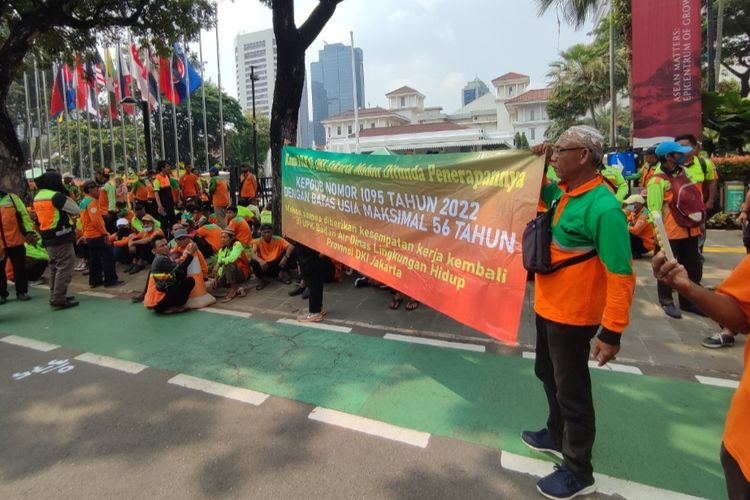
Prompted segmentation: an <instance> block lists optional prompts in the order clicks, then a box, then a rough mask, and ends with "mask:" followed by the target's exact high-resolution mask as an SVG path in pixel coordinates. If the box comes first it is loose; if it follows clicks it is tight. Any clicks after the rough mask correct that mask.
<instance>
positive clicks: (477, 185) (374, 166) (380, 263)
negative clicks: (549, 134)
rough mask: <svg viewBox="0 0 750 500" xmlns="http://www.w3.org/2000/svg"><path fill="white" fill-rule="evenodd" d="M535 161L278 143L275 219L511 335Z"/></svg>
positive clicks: (391, 282)
mask: <svg viewBox="0 0 750 500" xmlns="http://www.w3.org/2000/svg"><path fill="white" fill-rule="evenodd" d="M543 168H544V159H543V158H541V157H537V156H534V155H532V154H530V153H528V152H522V151H486V152H479V153H455V154H441V155H392V156H386V155H384V156H378V155H355V154H342V153H328V152H320V151H312V150H305V149H298V148H293V147H285V148H284V151H283V154H282V227H283V231H284V233H285V234H286V235H287V236H289V237H290V238H291V239H293V240H296V241H299V242H300V243H303V244H304V245H307V246H309V247H311V248H314V249H316V250H318V251H319V252H321V253H323V254H325V255H328V256H329V257H331V258H333V259H335V260H338V261H340V262H342V263H344V264H345V265H347V266H349V267H351V268H353V269H356V270H357V271H359V272H361V273H362V274H364V275H366V276H369V277H371V278H374V279H376V280H378V281H381V282H383V283H385V284H386V285H388V286H390V287H392V288H394V289H396V290H399V291H400V292H402V293H404V294H406V295H409V296H410V297H413V298H414V299H415V300H418V301H420V302H422V303H424V304H426V305H428V306H430V307H432V308H434V309H436V310H438V311H440V312H442V313H444V314H446V315H448V316H450V317H452V318H454V319H456V320H458V321H460V322H462V323H464V324H466V325H468V326H471V327H473V328H475V329H477V330H479V331H481V332H483V333H485V334H487V335H489V336H491V337H494V338H496V339H499V340H502V341H504V342H506V343H511V344H512V343H515V342H516V338H517V333H518V323H519V320H520V314H521V306H522V304H523V297H524V289H525V285H526V275H527V274H526V270H525V269H524V268H523V263H522V258H521V236H522V234H523V229H524V227H525V226H526V223H527V222H528V221H530V220H531V219H532V218H533V217H534V215H535V211H536V206H537V201H538V198H539V187H540V185H541V180H542V172H543ZM384 307H385V306H384Z"/></svg>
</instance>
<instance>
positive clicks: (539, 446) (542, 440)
mask: <svg viewBox="0 0 750 500" xmlns="http://www.w3.org/2000/svg"><path fill="white" fill-rule="evenodd" d="M521 441H523V444H525V445H526V446H528V447H529V448H531V449H532V450H536V451H541V452H544V453H551V454H552V455H554V456H556V457H557V458H559V459H561V460H562V458H563V454H562V447H560V446H556V445H555V442H554V441H553V440H552V436H550V435H549V431H548V430H547V429H546V428H545V429H542V430H540V431H536V432H534V431H523V432H522V433H521Z"/></svg>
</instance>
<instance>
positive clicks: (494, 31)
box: [192, 0, 592, 113]
mask: <svg viewBox="0 0 750 500" xmlns="http://www.w3.org/2000/svg"><path fill="white" fill-rule="evenodd" d="M317 3H318V2H317V0H296V1H295V2H294V4H295V18H296V21H297V25H298V26H299V25H300V24H301V23H302V22H304V20H305V19H307V16H308V15H309V13H310V12H311V11H312V9H313V8H314V7H315V5H317ZM536 5H537V4H536V2H535V1H533V0H463V1H460V2H459V1H456V0H344V1H343V2H341V3H340V4H339V6H338V8H337V9H336V12H335V13H334V15H333V17H332V18H331V20H330V21H329V22H328V24H327V25H326V27H325V28H324V29H323V31H322V32H321V34H320V35H319V36H318V38H317V39H316V40H315V42H313V44H312V45H311V46H310V48H309V49H308V50H307V68H306V69H307V77H308V83H309V72H310V63H311V62H313V61H317V60H318V50H320V49H322V47H323V44H324V42H327V43H337V42H341V43H344V44H345V45H349V32H350V31H353V32H354V44H355V46H357V47H360V48H361V49H362V51H363V53H364V74H365V104H366V106H368V107H371V106H382V107H387V100H386V98H385V94H386V93H388V92H390V91H392V90H395V89H397V88H398V87H401V86H402V85H409V86H410V87H413V88H415V89H417V90H419V91H420V92H421V93H422V94H424V95H425V96H426V99H425V106H441V107H442V108H443V111H444V112H447V113H452V112H453V111H456V110H457V109H459V108H460V107H461V101H460V97H461V88H462V87H463V86H464V85H465V84H466V83H467V82H468V81H470V80H473V79H474V78H475V77H479V78H480V79H481V80H483V81H484V82H485V83H486V84H487V86H488V87H490V89H491V90H492V84H491V81H492V80H493V79H494V78H497V77H498V76H500V75H502V74H504V73H507V72H510V71H513V72H516V73H523V74H526V75H529V77H530V78H531V88H541V87H544V86H546V74H547V72H548V71H549V63H551V62H552V61H554V60H555V59H556V58H557V55H558V53H559V52H560V51H561V50H565V49H566V48H568V47H570V46H571V45H574V44H576V43H581V42H587V41H588V40H589V38H590V37H589V35H588V32H589V31H591V28H592V26H591V25H590V24H589V25H586V26H584V27H583V28H582V29H581V30H579V31H575V30H574V29H573V28H571V27H569V26H567V25H566V24H565V23H564V22H560V23H558V19H557V15H556V13H555V12H554V11H549V12H547V13H546V14H545V15H544V16H542V17H538V15H537V14H538V9H537V7H536ZM218 10H219V30H218V32H219V45H220V48H221V50H220V51H219V58H220V62H221V84H222V87H223V88H224V90H225V92H227V93H228V94H230V95H232V96H234V97H237V89H236V79H235V78H236V77H235V61H234V39H235V37H236V36H237V35H238V34H239V33H250V32H253V31H259V30H262V29H267V28H271V27H272V22H271V10H270V9H269V8H268V7H266V6H265V5H263V4H261V3H260V2H259V1H257V0H235V1H231V0H221V1H220V2H219V4H218ZM192 49H193V50H194V51H195V52H197V50H198V47H197V44H193V46H192ZM216 54H217V52H216V32H215V31H210V32H205V31H204V32H203V60H204V63H205V64H206V69H205V71H206V76H207V77H208V78H210V79H211V80H213V81H214V82H216V81H217V76H218V75H217V64H216V60H217V57H216ZM308 88H309V85H308Z"/></svg>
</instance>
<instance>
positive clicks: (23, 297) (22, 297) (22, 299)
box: [16, 293, 31, 302]
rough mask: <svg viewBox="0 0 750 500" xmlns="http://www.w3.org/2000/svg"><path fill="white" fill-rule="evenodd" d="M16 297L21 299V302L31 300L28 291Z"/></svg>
mask: <svg viewBox="0 0 750 500" xmlns="http://www.w3.org/2000/svg"><path fill="white" fill-rule="evenodd" d="M16 298H17V299H18V300H20V301H21V302H27V301H29V300H31V296H29V294H28V293H19V294H18V295H17V296H16Z"/></svg>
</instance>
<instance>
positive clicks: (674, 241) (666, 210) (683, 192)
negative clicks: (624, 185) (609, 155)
mask: <svg viewBox="0 0 750 500" xmlns="http://www.w3.org/2000/svg"><path fill="white" fill-rule="evenodd" d="M690 151H691V149H690V148H689V147H687V146H680V145H679V144H677V143H676V142H674V141H664V142H662V143H661V144H659V146H658V147H657V148H656V156H657V157H658V158H659V161H660V162H661V165H660V166H659V168H657V169H656V173H655V174H654V176H653V177H652V178H651V181H649V183H648V195H647V196H646V203H647V204H648V211H649V212H651V213H652V214H655V213H661V214H662V218H663V219H664V227H665V228H666V230H667V237H668V238H669V245H670V246H671V247H672V252H674V255H675V257H676V258H677V260H678V261H679V262H680V264H682V265H684V266H685V268H686V269H687V270H688V274H689V275H690V279H692V280H693V281H695V282H696V283H699V282H700V274H701V267H702V264H701V256H700V253H699V251H698V238H699V237H700V235H701V224H702V223H703V222H704V220H703V219H705V217H703V216H702V215H701V218H699V217H698V215H699V213H703V212H702V208H703V202H702V197H701V194H700V191H699V188H698V187H697V186H696V184H694V180H693V179H691V178H690V176H688V175H687V173H686V172H685V169H684V167H683V165H685V164H686V163H688V162H689V161H690V157H689V156H688V154H689V153H690ZM675 186H681V187H680V188H679V189H676V188H675ZM691 192H693V196H692V197H691V198H690V199H691V200H692V201H693V204H692V206H691V207H690V210H689V212H690V216H692V215H694V216H695V217H694V218H695V219H697V220H692V219H691V218H690V216H686V215H682V214H683V213H684V212H685V210H686V209H687V208H688V206H687V205H686V202H685V201H681V200H687V199H688V195H689V194H690V193H691ZM677 196H679V200H678V199H677V198H676V197H677ZM678 202H679V203H680V204H681V206H682V208H679V209H678V208H677V203H678ZM662 244H664V242H662ZM656 289H657V292H658V295H659V304H660V305H661V307H662V309H664V313H665V314H666V315H667V316H669V317H671V318H675V319H680V318H682V313H681V312H680V309H682V310H683V311H687V312H692V313H698V314H700V311H698V309H696V308H695V307H694V306H693V304H692V303H691V302H690V299H688V298H687V297H683V296H679V299H680V309H677V307H676V306H675V305H674V298H673V297H672V288H671V287H670V286H669V285H667V284H666V283H663V282H661V281H659V282H658V283H657V285H656ZM678 295H679V294H678Z"/></svg>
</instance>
